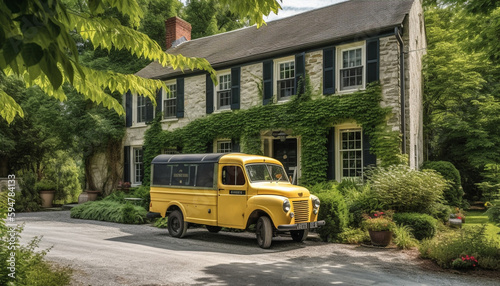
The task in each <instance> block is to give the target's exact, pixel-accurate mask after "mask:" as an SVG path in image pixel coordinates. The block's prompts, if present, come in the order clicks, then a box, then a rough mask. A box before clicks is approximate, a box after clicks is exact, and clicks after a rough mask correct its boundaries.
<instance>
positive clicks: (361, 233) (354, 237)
mask: <svg viewBox="0 0 500 286" xmlns="http://www.w3.org/2000/svg"><path fill="white" fill-rule="evenodd" d="M339 241H340V242H342V243H349V244H361V243H363V242H370V235H368V232H367V231H366V230H362V229H360V228H347V229H345V230H344V231H343V232H342V233H341V234H340V235H339Z"/></svg>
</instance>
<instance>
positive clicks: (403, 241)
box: [392, 225, 418, 249]
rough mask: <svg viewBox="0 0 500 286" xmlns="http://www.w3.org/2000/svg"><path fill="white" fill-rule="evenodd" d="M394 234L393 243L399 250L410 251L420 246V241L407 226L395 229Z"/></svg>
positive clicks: (399, 226)
mask: <svg viewBox="0 0 500 286" xmlns="http://www.w3.org/2000/svg"><path fill="white" fill-rule="evenodd" d="M392 233H393V234H394V237H393V239H392V242H394V244H395V245H396V246H397V247H398V248H399V249H409V248H412V247H415V246H417V245H418V241H417V240H416V239H415V237H414V236H413V234H412V229H411V227H409V226H407V225H397V226H396V227H394V228H393V230H392Z"/></svg>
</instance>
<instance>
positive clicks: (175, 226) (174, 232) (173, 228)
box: [168, 210, 188, 238]
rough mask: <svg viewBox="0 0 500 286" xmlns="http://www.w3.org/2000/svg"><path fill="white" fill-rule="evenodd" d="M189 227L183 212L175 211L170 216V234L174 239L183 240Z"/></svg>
mask: <svg viewBox="0 0 500 286" xmlns="http://www.w3.org/2000/svg"><path fill="white" fill-rule="evenodd" d="M187 228H188V225H187V222H185V221H184V216H183V215H182V213H181V211H179V210H175V211H173V212H172V213H171V214H170V215H169V216H168V233H170V235H171V236H173V237H178V238H182V237H183V236H184V235H185V234H186V231H187Z"/></svg>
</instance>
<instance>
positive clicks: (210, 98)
mask: <svg viewBox="0 0 500 286" xmlns="http://www.w3.org/2000/svg"><path fill="white" fill-rule="evenodd" d="M206 95H207V114H211V113H212V112H214V83H213V81H212V78H211V77H210V75H209V74H207V80H206Z"/></svg>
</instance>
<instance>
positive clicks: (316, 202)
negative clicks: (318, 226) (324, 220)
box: [311, 196, 320, 210]
mask: <svg viewBox="0 0 500 286" xmlns="http://www.w3.org/2000/svg"><path fill="white" fill-rule="evenodd" d="M311 201H312V205H313V209H316V210H317V209H319V204H320V201H319V199H318V197H316V196H311Z"/></svg>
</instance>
